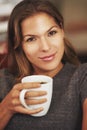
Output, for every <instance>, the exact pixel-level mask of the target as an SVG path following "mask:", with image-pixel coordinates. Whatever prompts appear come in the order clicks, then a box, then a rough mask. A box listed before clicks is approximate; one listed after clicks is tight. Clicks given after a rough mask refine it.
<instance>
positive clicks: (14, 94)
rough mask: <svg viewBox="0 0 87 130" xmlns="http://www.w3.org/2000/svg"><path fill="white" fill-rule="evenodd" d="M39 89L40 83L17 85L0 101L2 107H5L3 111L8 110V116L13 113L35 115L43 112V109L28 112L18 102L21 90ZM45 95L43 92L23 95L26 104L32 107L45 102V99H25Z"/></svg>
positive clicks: (30, 92)
mask: <svg viewBox="0 0 87 130" xmlns="http://www.w3.org/2000/svg"><path fill="white" fill-rule="evenodd" d="M38 87H40V83H18V84H16V85H14V87H13V89H12V90H11V91H10V92H9V93H8V95H7V96H6V97H5V98H4V100H3V101H2V103H1V104H2V105H3V106H4V107H5V109H7V110H8V112H9V113H10V114H15V113H23V114H35V113H38V112H40V111H42V110H43V108H38V109H34V110H29V109H26V108H24V107H23V106H22V105H21V102H20V100H19V94H20V91H21V90H22V89H29V88H30V89H33V88H38ZM43 95H46V92H45V91H34V92H32V91H29V92H28V93H26V95H25V99H26V102H27V104H29V105H32V104H33V105H34V104H41V103H44V102H46V99H45V98H43V99H38V100H33V99H27V98H29V97H37V96H43Z"/></svg>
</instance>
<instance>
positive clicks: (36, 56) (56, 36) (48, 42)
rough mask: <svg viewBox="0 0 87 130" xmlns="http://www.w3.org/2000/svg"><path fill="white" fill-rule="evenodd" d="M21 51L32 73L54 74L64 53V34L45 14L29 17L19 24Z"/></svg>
mask: <svg viewBox="0 0 87 130" xmlns="http://www.w3.org/2000/svg"><path fill="white" fill-rule="evenodd" d="M21 28H22V34H23V42H22V47H23V51H24V53H25V55H26V57H27V58H28V60H29V61H30V62H31V64H32V66H33V68H34V72H35V73H37V74H42V73H43V72H44V73H45V72H46V73H47V72H48V73H49V72H56V71H58V70H59V69H58V68H61V66H62V63H61V59H62V56H63V53H64V41H63V38H64V32H63V30H62V29H60V27H59V26H58V25H57V23H56V22H55V20H54V19H53V17H51V16H49V15H48V14H46V13H39V14H36V15H34V16H31V17H29V18H27V19H25V20H23V22H22V23H21Z"/></svg>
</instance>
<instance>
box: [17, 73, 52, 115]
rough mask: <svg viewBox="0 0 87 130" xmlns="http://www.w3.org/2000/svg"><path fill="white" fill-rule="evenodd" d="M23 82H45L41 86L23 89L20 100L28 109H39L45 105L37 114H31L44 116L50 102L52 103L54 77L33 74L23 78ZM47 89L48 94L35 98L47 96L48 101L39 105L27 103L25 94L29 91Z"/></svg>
mask: <svg viewBox="0 0 87 130" xmlns="http://www.w3.org/2000/svg"><path fill="white" fill-rule="evenodd" d="M21 82H22V83H24V82H42V83H43V84H41V87H40V88H33V89H23V90H22V91H21V92H20V96H19V98H20V101H21V104H22V105H23V106H24V107H25V108H27V109H31V110H33V109H37V108H40V107H43V111H41V112H39V113H36V114H31V115H32V116H38V117H40V116H44V115H46V114H47V112H48V110H49V107H50V104H51V99H52V91H53V79H52V78H51V77H49V76H45V75H32V76H26V77H24V78H22V81H21ZM30 90H32V91H40V90H41V91H46V92H47V94H46V95H44V96H40V97H33V99H41V98H46V99H47V101H46V102H45V103H42V104H37V105H27V104H26V102H25V98H24V97H25V94H26V92H28V91H30Z"/></svg>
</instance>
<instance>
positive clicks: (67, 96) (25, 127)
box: [0, 63, 87, 130]
mask: <svg viewBox="0 0 87 130" xmlns="http://www.w3.org/2000/svg"><path fill="white" fill-rule="evenodd" d="M1 74H2V75H3V74H4V75H5V77H0V99H1V100H2V99H3V98H4V97H5V95H6V94H7V93H8V92H9V91H10V89H11V88H12V86H13V84H14V77H13V76H12V75H11V74H10V73H9V72H8V71H7V70H1V71H0V75H1ZM85 98H87V64H83V65H80V66H79V67H78V68H76V67H75V66H74V65H71V64H69V63H67V64H66V65H65V66H64V67H63V69H62V70H61V71H60V72H59V73H58V74H57V75H56V76H55V77H54V84H53V97H52V102H51V106H50V109H49V112H48V114H47V115H46V116H43V117H32V116H29V115H24V114H15V115H14V116H13V117H12V118H11V120H10V121H9V123H8V125H7V126H6V128H5V130H81V122H82V103H83V101H84V100H85ZM3 118H4V117H3Z"/></svg>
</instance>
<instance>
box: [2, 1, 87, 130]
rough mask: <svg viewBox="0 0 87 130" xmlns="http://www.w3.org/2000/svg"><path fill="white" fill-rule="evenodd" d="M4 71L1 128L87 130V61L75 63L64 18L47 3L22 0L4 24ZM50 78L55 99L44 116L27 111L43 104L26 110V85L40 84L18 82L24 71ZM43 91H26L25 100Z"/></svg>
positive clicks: (33, 102) (36, 84)
mask: <svg viewBox="0 0 87 130" xmlns="http://www.w3.org/2000/svg"><path fill="white" fill-rule="evenodd" d="M8 48H9V50H8V51H9V52H8V59H10V58H11V60H12V61H11V64H10V65H9V68H8V70H1V72H0V88H1V91H0V99H1V103H0V113H1V114H0V130H3V129H5V130H19V129H20V130H24V129H26V130H49V129H50V130H53V129H54V130H87V123H86V122H87V86H86V84H87V65H86V64H84V65H79V61H78V58H77V56H76V53H75V51H74V50H73V48H72V46H71V44H70V43H69V41H68V40H67V39H66V38H65V36H64V21H63V17H62V16H61V14H60V13H59V12H58V11H57V9H56V8H55V7H54V6H53V5H52V4H51V3H50V2H48V1H44V0H33V1H32V0H26V1H22V2H20V3H19V4H18V5H16V7H15V8H14V9H13V11H12V13H11V16H10V19H9V26H8ZM34 74H37V75H39V74H43V75H48V76H50V77H53V81H54V84H53V97H52V103H51V106H50V110H49V112H48V113H47V115H46V116H43V117H39V118H35V117H32V116H30V114H34V113H38V112H40V111H43V108H38V109H35V110H27V109H26V108H24V107H23V106H22V105H21V103H20V100H19V94H20V91H21V90H22V89H24V88H28V89H29V88H38V87H40V83H21V79H22V77H24V76H27V75H34ZM43 95H46V92H45V91H37V92H29V93H27V94H26V97H25V98H26V102H27V104H29V105H30V104H40V103H44V102H46V99H45V98H42V99H41V100H40V99H38V100H30V99H28V100H27V97H28V98H29V97H34V96H43Z"/></svg>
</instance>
